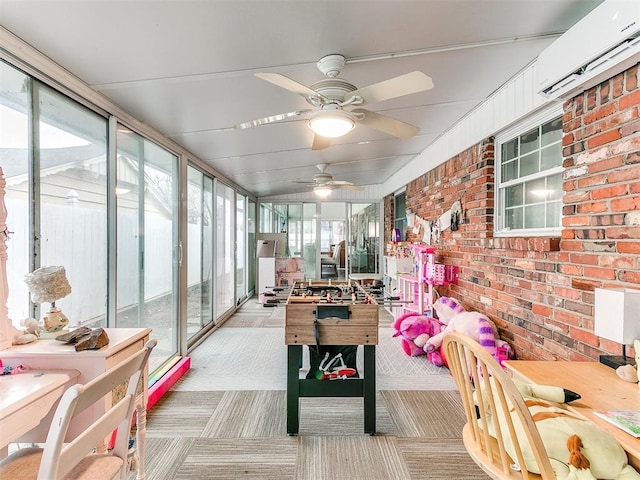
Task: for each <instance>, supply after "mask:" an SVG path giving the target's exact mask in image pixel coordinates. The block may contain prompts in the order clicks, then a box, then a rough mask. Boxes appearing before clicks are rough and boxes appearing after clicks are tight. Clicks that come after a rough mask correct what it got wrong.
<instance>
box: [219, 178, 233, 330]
mask: <svg viewBox="0 0 640 480" xmlns="http://www.w3.org/2000/svg"><path fill="white" fill-rule="evenodd" d="M215 193H216V242H215V252H216V279H215V287H216V295H215V299H216V318H220V317H221V316H222V315H224V314H225V313H226V312H227V311H228V310H230V309H231V308H233V307H234V305H235V288H234V287H235V280H234V277H235V268H234V231H235V230H234V226H235V225H234V223H235V222H234V219H235V206H234V199H235V194H234V191H233V189H231V188H229V187H227V186H226V185H225V184H223V183H221V182H216V185H215Z"/></svg>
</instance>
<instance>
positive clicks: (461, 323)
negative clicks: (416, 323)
mask: <svg viewBox="0 0 640 480" xmlns="http://www.w3.org/2000/svg"><path fill="white" fill-rule="evenodd" d="M433 310H434V311H435V312H436V314H437V315H438V320H440V322H442V323H443V324H444V325H445V327H444V328H443V329H442V331H440V332H439V333H438V334H436V335H434V336H432V337H431V338H429V340H427V342H426V343H425V345H424V350H425V351H426V352H427V353H429V352H434V351H436V350H438V349H439V348H440V346H441V345H442V340H443V338H444V336H445V335H446V334H447V333H449V332H459V333H464V334H465V335H468V336H469V337H471V338H473V339H474V340H475V341H476V342H478V343H479V344H480V345H482V347H484V348H485V349H486V350H487V351H488V352H489V353H490V354H491V355H492V356H493V357H494V358H496V360H498V362H499V363H502V362H503V361H505V360H508V359H509V358H512V357H513V353H512V350H511V347H510V346H509V344H508V343H506V342H504V341H502V340H500V339H499V337H498V329H497V328H496V326H495V324H494V323H493V322H492V321H491V320H489V318H488V317H486V316H485V315H483V314H481V313H479V312H468V311H466V310H465V309H464V307H463V306H462V304H460V302H458V301H457V300H456V299H455V298H451V297H440V298H439V299H437V300H436V301H435V302H434V303H433ZM445 361H446V360H445Z"/></svg>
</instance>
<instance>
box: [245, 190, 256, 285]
mask: <svg viewBox="0 0 640 480" xmlns="http://www.w3.org/2000/svg"><path fill="white" fill-rule="evenodd" d="M248 205H249V206H248V209H247V210H248V211H247V265H248V275H247V291H248V293H249V294H251V293H252V292H255V291H256V274H257V272H256V255H257V252H256V248H257V243H256V242H257V237H256V225H257V222H256V220H257V219H256V202H254V201H253V200H249V201H248Z"/></svg>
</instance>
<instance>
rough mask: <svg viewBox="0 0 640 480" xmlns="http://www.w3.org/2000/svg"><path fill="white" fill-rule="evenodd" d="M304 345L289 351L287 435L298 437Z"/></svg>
mask: <svg viewBox="0 0 640 480" xmlns="http://www.w3.org/2000/svg"><path fill="white" fill-rule="evenodd" d="M301 362H302V345H289V346H288V349H287V434H289V435H297V434H298V430H299V428H300V425H299V415H300V405H299V403H300V402H299V399H300V365H301Z"/></svg>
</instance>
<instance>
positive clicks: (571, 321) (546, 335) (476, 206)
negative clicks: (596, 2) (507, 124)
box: [385, 66, 640, 360]
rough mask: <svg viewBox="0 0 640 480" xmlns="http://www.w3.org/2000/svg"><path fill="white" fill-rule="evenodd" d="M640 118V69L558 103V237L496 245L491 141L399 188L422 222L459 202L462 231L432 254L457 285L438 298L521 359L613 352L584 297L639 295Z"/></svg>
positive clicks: (582, 356)
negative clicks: (609, 290) (491, 331)
mask: <svg viewBox="0 0 640 480" xmlns="http://www.w3.org/2000/svg"><path fill="white" fill-rule="evenodd" d="M639 109H640V88H638V66H636V67H634V68H631V69H629V70H627V71H626V72H624V73H623V74H620V75H618V76H616V77H614V78H612V79H611V80H609V81H607V82H604V83H603V84H601V85H599V86H597V87H594V88H592V89H590V90H589V91H587V92H585V93H584V94H581V95H580V96H578V97H576V98H574V99H572V100H570V101H567V102H565V105H564V117H563V124H564V126H563V130H564V135H563V161H564V167H565V174H564V187H563V188H564V191H565V194H564V198H563V202H564V205H563V215H564V217H563V232H562V236H561V237H560V238H548V237H547V238H543V237H537V238H494V237H493V213H494V212H493V208H494V144H493V139H486V140H485V141H484V142H482V143H481V144H479V145H476V146H474V147H472V148H470V149H468V150H467V151H464V152H462V153H460V154H459V155H457V156H455V157H454V158H451V159H450V160H448V161H447V162H445V163H444V164H442V165H440V166H438V167H436V168H435V169H433V170H431V171H429V172H427V173H426V174H424V175H423V176H421V177H419V178H417V179H415V180H413V181H412V182H411V183H410V184H409V185H407V190H406V199H407V207H408V208H411V209H412V210H413V211H414V212H415V213H416V214H417V215H418V216H420V217H422V218H424V219H426V220H434V219H435V218H437V217H438V216H439V215H441V214H443V213H444V212H446V211H448V210H449V208H450V207H451V205H452V203H453V202H454V201H455V200H460V201H461V202H462V207H463V211H464V216H463V220H464V223H462V224H461V225H460V227H459V229H458V231H455V232H452V231H451V230H449V229H447V230H445V231H444V232H442V234H441V238H440V242H439V244H438V245H437V247H438V254H439V261H440V262H442V263H449V264H454V265H458V266H459V267H460V281H459V283H458V285H455V286H452V287H450V289H446V288H442V287H441V288H440V289H439V292H440V293H441V294H443V295H451V296H455V297H456V298H458V299H460V300H461V301H462V302H463V304H464V305H465V306H466V307H467V309H473V310H477V311H481V312H483V313H485V314H487V315H489V316H490V317H491V318H492V319H493V320H494V321H495V322H496V324H497V325H498V327H499V329H500V334H501V337H502V338H503V339H505V340H508V341H509V342H510V343H511V344H512V345H513V347H514V349H515V351H516V354H517V355H518V357H519V358H539V359H553V358H559V359H571V360H586V359H597V357H598V355H600V354H602V353H616V354H619V353H620V345H618V344H616V343H614V342H611V341H608V340H605V339H602V338H599V337H596V336H595V335H594V334H593V300H594V288H595V287H630V288H640V117H639ZM391 197H392V196H391ZM388 202H389V199H388V198H386V199H385V232H386V231H387V230H389V229H390V228H391V224H390V223H387V221H389V222H391V220H392V218H393V212H392V211H391V215H390V216H389V218H387V217H388V216H387V205H388ZM409 239H410V240H412V241H418V240H419V238H415V237H412V236H411V235H410V236H409ZM639 321H640V319H639Z"/></svg>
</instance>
